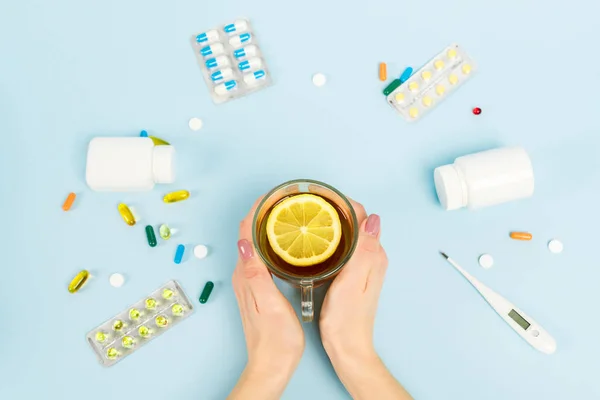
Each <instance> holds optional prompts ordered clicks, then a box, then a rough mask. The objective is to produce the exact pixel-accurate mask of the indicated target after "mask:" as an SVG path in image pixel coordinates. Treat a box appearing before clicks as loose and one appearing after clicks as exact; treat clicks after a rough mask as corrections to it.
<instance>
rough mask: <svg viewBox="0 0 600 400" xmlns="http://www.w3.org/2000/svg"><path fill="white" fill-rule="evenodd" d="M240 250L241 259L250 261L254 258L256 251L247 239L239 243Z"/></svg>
mask: <svg viewBox="0 0 600 400" xmlns="http://www.w3.org/2000/svg"><path fill="white" fill-rule="evenodd" d="M238 250H239V251H240V257H242V260H244V261H248V260H249V259H251V258H252V257H254V250H253V249H252V244H251V243H250V242H249V241H247V240H246V239H242V240H240V241H239V242H238Z"/></svg>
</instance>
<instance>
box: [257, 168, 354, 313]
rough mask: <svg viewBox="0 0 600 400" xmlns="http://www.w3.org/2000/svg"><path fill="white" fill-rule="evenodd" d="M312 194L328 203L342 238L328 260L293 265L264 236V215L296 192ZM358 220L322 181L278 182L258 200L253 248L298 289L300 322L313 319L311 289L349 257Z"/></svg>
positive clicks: (343, 198) (345, 201)
mask: <svg viewBox="0 0 600 400" xmlns="http://www.w3.org/2000/svg"><path fill="white" fill-rule="evenodd" d="M305 193H310V194H316V195H319V196H321V197H323V198H324V199H326V200H327V201H329V203H331V205H333V206H334V207H335V209H336V210H337V212H338V214H339V217H340V221H341V222H342V239H341V241H340V244H339V245H338V248H337V250H336V252H335V253H334V254H333V256H331V257H330V258H329V259H328V260H326V261H324V262H323V263H321V264H317V265H315V266H310V267H294V266H292V265H290V264H287V263H286V262H285V261H283V260H282V259H281V258H280V257H279V256H277V255H276V254H275V252H273V250H272V249H271V245H270V244H269V241H268V239H267V235H266V222H267V218H268V216H269V214H270V212H271V210H272V209H273V207H275V205H277V204H278V203H279V202H281V201H282V200H284V199H285V198H288V197H291V196H295V195H298V194H305ZM358 228H359V227H358V221H357V219H356V213H355V212H354V208H353V207H352V204H351V203H350V200H348V199H347V198H346V196H344V195H343V194H342V193H341V192H340V191H338V190H337V189H335V188H334V187H332V186H329V185H327V184H325V183H323V182H319V181H313V180H309V179H298V180H293V181H289V182H285V183H282V184H281V185H279V186H277V187H276V188H274V189H273V190H271V191H270V192H269V193H268V194H267V195H266V196H265V197H264V199H263V200H262V201H261V203H260V204H259V205H258V208H257V209H256V213H255V214H254V221H253V223H252V239H253V241H254V247H255V248H256V251H257V253H258V255H259V256H260V258H261V259H262V260H263V261H264V263H265V264H266V266H267V268H268V269H269V271H271V273H272V274H274V275H275V276H277V277H278V278H280V279H283V280H284V281H286V282H288V283H290V284H291V285H293V286H295V287H299V288H300V290H301V309H302V321H303V322H311V321H312V320H313V318H314V303H313V288H315V287H317V286H320V285H322V284H323V283H325V282H327V281H329V280H331V279H333V278H334V277H335V276H336V275H337V274H338V273H339V272H340V271H341V269H342V268H343V267H344V265H346V263H347V262H348V261H349V260H350V257H352V254H353V253H354V250H355V249H356V244H357V243H358Z"/></svg>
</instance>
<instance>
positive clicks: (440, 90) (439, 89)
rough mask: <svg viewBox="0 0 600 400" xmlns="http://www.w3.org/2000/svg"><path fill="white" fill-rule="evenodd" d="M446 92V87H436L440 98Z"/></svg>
mask: <svg viewBox="0 0 600 400" xmlns="http://www.w3.org/2000/svg"><path fill="white" fill-rule="evenodd" d="M445 91H446V88H445V87H444V85H437V86H436V87H435V92H436V93H437V94H438V96H441V95H443V94H444V92H445Z"/></svg>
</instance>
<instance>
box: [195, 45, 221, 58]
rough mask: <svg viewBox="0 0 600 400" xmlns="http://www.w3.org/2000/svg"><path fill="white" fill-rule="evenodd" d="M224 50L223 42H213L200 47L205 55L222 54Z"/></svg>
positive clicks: (201, 52)
mask: <svg viewBox="0 0 600 400" xmlns="http://www.w3.org/2000/svg"><path fill="white" fill-rule="evenodd" d="M222 52H223V45H222V44H221V43H215V44H211V45H210V46H206V47H203V48H201V49H200V54H202V55H203V56H204V57H207V56H212V55H215V54H220V53H222Z"/></svg>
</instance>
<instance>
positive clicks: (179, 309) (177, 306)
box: [171, 303, 184, 317]
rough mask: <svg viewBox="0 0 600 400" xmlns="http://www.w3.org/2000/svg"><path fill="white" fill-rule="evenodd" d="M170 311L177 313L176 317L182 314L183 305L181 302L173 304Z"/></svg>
mask: <svg viewBox="0 0 600 400" xmlns="http://www.w3.org/2000/svg"><path fill="white" fill-rule="evenodd" d="M171 311H172V312H173V315H177V316H178V317H180V316H182V315H183V311H184V310H183V306H182V305H181V304H177V303H175V304H173V307H171Z"/></svg>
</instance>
